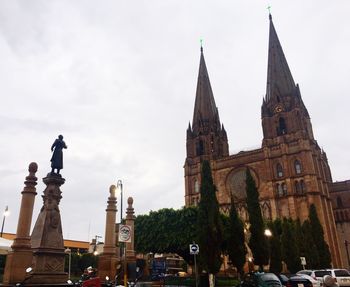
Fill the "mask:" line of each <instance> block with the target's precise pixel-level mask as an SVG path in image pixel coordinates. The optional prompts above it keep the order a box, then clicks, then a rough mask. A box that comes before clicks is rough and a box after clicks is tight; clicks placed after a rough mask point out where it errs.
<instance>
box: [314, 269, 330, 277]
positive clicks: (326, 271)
mask: <svg viewBox="0 0 350 287" xmlns="http://www.w3.org/2000/svg"><path fill="white" fill-rule="evenodd" d="M325 275H332V274H331V271H329V270H319V271H315V276H316V277H323V276H325Z"/></svg>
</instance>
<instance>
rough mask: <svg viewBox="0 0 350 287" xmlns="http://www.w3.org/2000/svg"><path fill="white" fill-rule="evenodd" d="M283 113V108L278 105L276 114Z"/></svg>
mask: <svg viewBox="0 0 350 287" xmlns="http://www.w3.org/2000/svg"><path fill="white" fill-rule="evenodd" d="M282 111H283V108H282V106H280V105H277V106H276V107H275V113H280V112H282Z"/></svg>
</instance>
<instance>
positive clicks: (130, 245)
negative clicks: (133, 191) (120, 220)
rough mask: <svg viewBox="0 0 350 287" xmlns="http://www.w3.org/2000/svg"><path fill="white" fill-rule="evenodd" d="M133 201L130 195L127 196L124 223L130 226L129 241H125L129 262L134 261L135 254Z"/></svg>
mask: <svg viewBox="0 0 350 287" xmlns="http://www.w3.org/2000/svg"><path fill="white" fill-rule="evenodd" d="M133 203H134V200H133V198H132V197H129V198H128V208H127V209H126V221H125V224H126V225H129V226H131V242H126V261H127V262H131V263H136V256H135V249H134V242H135V241H134V239H135V237H134V233H135V232H134V231H135V228H134V221H135V216H134V213H135V212H134V208H133V207H132V204H133Z"/></svg>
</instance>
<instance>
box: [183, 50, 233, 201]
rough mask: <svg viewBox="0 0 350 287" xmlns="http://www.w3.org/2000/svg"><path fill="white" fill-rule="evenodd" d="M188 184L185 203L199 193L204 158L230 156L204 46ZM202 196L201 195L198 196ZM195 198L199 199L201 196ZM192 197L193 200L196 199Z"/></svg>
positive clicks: (191, 131)
mask: <svg viewBox="0 0 350 287" xmlns="http://www.w3.org/2000/svg"><path fill="white" fill-rule="evenodd" d="M186 152H187V155H186V161H185V184H186V195H185V198H186V199H185V200H186V205H187V204H196V203H195V202H191V203H190V201H191V198H192V195H193V194H196V195H197V194H198V193H199V182H200V179H199V178H198V171H199V170H200V163H201V162H202V161H203V160H215V159H220V158H223V157H227V156H228V142H227V134H226V131H225V128H224V126H223V125H221V123H220V118H219V112H218V108H217V107H216V104H215V100H214V95H213V91H212V89H211V85H210V80H209V75H208V71H207V67H206V64H205V60H204V55H203V47H201V55H200V63H199V72H198V80H197V91H196V100H195V104H194V111H193V120H192V126H191V123H189V124H188V129H187V138H186ZM198 196H199V195H198ZM198 196H197V197H196V198H194V199H193V200H194V201H196V202H198V200H199V197H198ZM193 200H192V201H193Z"/></svg>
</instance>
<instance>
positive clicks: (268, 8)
mask: <svg viewBox="0 0 350 287" xmlns="http://www.w3.org/2000/svg"><path fill="white" fill-rule="evenodd" d="M267 10H269V14H271V11H270V10H271V5H269V6H267Z"/></svg>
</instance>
